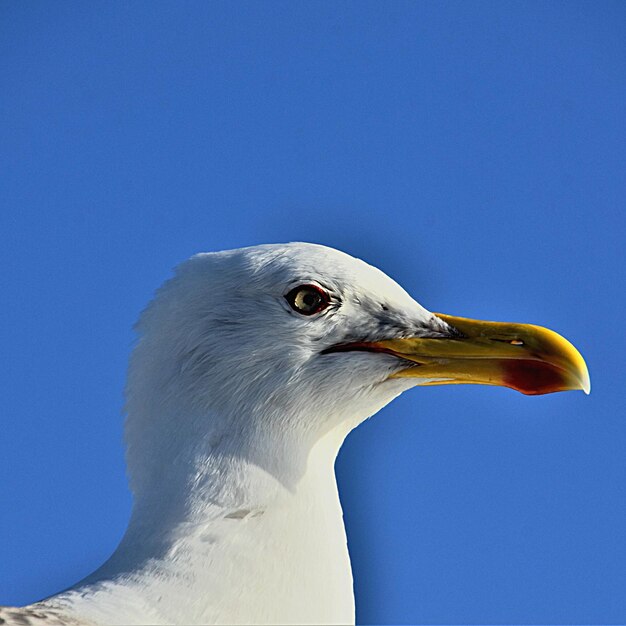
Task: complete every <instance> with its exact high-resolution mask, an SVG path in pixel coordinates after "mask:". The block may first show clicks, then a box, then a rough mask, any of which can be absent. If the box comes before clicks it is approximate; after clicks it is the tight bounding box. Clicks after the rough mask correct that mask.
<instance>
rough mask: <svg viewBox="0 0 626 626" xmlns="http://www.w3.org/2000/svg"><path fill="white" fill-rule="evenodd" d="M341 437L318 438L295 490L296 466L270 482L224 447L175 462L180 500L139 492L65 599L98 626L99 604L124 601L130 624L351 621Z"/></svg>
mask: <svg viewBox="0 0 626 626" xmlns="http://www.w3.org/2000/svg"><path fill="white" fill-rule="evenodd" d="M342 440H343V432H341V433H339V432H331V433H329V434H327V435H326V436H324V437H323V438H322V439H321V440H320V441H318V442H317V443H316V444H315V445H314V446H313V447H312V448H311V449H310V450H309V453H308V455H307V458H306V463H305V466H304V469H303V472H302V473H301V475H300V476H299V479H298V480H297V481H296V480H295V477H296V476H297V472H296V471H295V470H296V468H297V467H298V466H299V463H300V462H299V460H298V459H297V458H296V457H294V463H293V464H287V465H289V466H290V469H291V472H287V473H286V474H283V475H281V476H276V475H274V473H272V472H271V471H269V469H267V468H263V467H261V466H260V465H258V464H257V463H256V462H255V461H254V460H252V455H243V454H242V449H240V451H239V452H240V453H239V454H237V455H236V454H232V450H229V447H228V446H227V445H226V444H225V443H224V442H223V441H222V442H220V445H217V446H215V447H214V448H213V449H212V452H211V453H210V454H208V455H204V456H203V457H200V458H196V459H195V460H193V462H190V463H189V464H187V463H182V461H179V466H180V467H178V468H177V470H176V471H181V479H182V475H184V476H185V480H191V481H192V482H193V484H192V483H188V491H187V496H186V497H177V495H176V494H175V493H174V490H173V489H169V488H168V490H167V491H166V493H165V494H164V496H163V498H162V499H161V500H160V501H157V500H156V499H154V498H149V497H146V498H144V497H142V494H139V497H138V498H137V501H136V504H135V508H134V510H133V515H132V519H131V522H130V525H129V528H128V531H127V533H126V535H125V537H124V539H123V540H122V542H121V544H120V546H119V548H118V550H117V551H116V552H115V554H114V555H113V556H112V557H111V559H110V560H109V561H108V562H107V563H106V564H105V565H104V566H103V567H102V568H100V570H98V571H97V572H95V573H94V574H93V575H92V576H90V577H89V578H88V579H87V580H86V581H84V582H83V583H82V584H81V585H79V586H78V587H77V588H75V589H76V591H77V592H78V595H76V593H75V592H74V595H71V598H72V601H75V600H74V599H76V598H78V599H77V600H76V601H77V602H79V603H80V606H76V607H75V608H76V609H77V610H80V611H82V612H84V614H86V615H89V616H92V617H93V618H94V620H95V621H98V620H101V619H104V618H103V614H102V612H101V607H102V606H104V605H108V604H109V603H110V604H112V605H113V604H115V605H117V606H120V602H122V603H124V602H126V603H127V604H126V605H128V606H132V607H138V609H137V610H138V613H137V615H135V614H134V613H129V614H127V615H124V616H122V617H123V618H124V622H125V623H128V624H132V623H137V622H136V619H139V618H140V616H141V619H145V618H146V615H147V616H148V617H149V618H150V620H151V621H152V622H153V623H173V621H174V620H177V621H178V622H184V623H221V622H227V623H261V622H265V623H301V622H302V621H309V622H310V621H313V622H317V623H347V622H352V621H353V620H354V605H353V595H352V575H351V570H350V562H349V557H348V552H347V547H346V538H345V531H344V528H343V522H342V512H341V505H340V503H339V498H338V494H337V488H336V483H335V476H334V471H333V463H334V459H335V456H336V454H337V451H338V449H339V446H340V444H341V441H342ZM248 451H249V452H250V450H249V449H248ZM259 453H260V451H259ZM183 467H184V468H185V471H184V472H183V471H182V468H183ZM275 467H279V466H275ZM284 468H285V466H283V469H284ZM172 471H173V470H172ZM179 487H180V484H179ZM181 490H182V491H184V490H183V489H182V487H181ZM261 581H262V582H261ZM70 593H72V592H70ZM129 594H130V595H129ZM127 597H128V598H129V597H132V598H133V599H132V601H130V602H127V600H126V598H127ZM183 597H184V598H186V604H185V606H180V598H183ZM278 599H280V601H278ZM174 610H175V613H172V611H174ZM105 617H106V616H105ZM118 619H119V618H118ZM105 621H106V620H105ZM141 623H144V622H141Z"/></svg>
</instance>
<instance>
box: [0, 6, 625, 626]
mask: <svg viewBox="0 0 626 626" xmlns="http://www.w3.org/2000/svg"><path fill="white" fill-rule="evenodd" d="M625 26H626V5H624V3H621V2H595V3H589V2H573V1H572V2H567V3H565V2H549V3H548V2H504V1H496V2H474V3H468V2H436V3H435V2H433V3H423V2H410V3H406V2H400V1H396V2H393V3H383V2H377V3H372V2H316V3H303V2H295V3H293V2H269V3H257V2H248V3H231V2H186V3H173V2H172V3H168V2H156V3H152V2H132V3H129V2H114V1H113V2H111V1H107V2H89V3H85V2H64V3H51V2H45V1H39V2H37V1H33V2H29V3H24V2H17V1H13V2H4V3H3V4H2V6H1V7H0V48H1V53H0V59H1V61H0V93H1V95H0V119H1V120H2V123H1V124H0V171H1V172H2V174H1V176H0V207H1V209H0V261H1V267H2V280H1V286H0V289H1V294H2V298H3V306H2V307H1V308H0V341H1V342H2V361H1V365H0V367H1V368H2V372H1V373H2V376H1V380H2V387H1V395H0V400H1V407H0V412H1V415H2V424H3V446H2V455H0V468H1V476H2V480H1V483H0V502H1V503H2V506H1V507H0V508H1V511H2V512H1V515H0V546H1V558H0V604H22V603H26V602H29V601H33V600H36V599H39V598H41V597H42V596H45V595H46V594H50V593H53V592H55V591H58V590H60V589H61V588H63V587H65V586H68V585H70V584H72V583H73V582H75V581H76V580H78V579H79V578H81V577H82V576H84V575H85V574H87V573H88V572H90V571H91V570H92V569H94V568H95V567H96V566H98V565H99V564H100V563H101V562H102V561H103V560H104V559H105V558H106V557H107V556H108V555H109V554H110V553H111V551H112V550H113V549H114V548H115V546H116V543H117V541H118V540H119V538H120V537H121V535H122V533H123V531H124V528H125V525H126V522H127V519H128V515H129V510H130V504H131V501H130V495H129V493H128V491H127V487H126V479H125V474H124V462H123V450H122V445H121V434H122V419H123V418H122V414H121V409H122V402H123V400H122V389H123V385H124V376H125V367H126V360H127V356H128V352H129V348H130V346H131V342H132V339H133V335H132V330H131V327H132V324H133V322H134V321H135V319H136V317H137V315H138V312H139V311H140V310H141V308H142V307H143V306H144V304H145V303H146V302H147V300H148V299H149V298H150V296H151V294H152V292H153V290H154V289H155V288H156V287H157V286H158V285H159V284H160V282H161V281H163V280H164V279H165V278H166V277H167V276H168V275H169V272H170V270H171V268H172V267H173V266H174V265H175V264H176V263H178V262H179V261H181V260H183V259H184V258H186V257H188V256H190V255H191V254H193V253H196V252H199V251H205V250H219V249H224V248H231V247H238V246H243V245H251V244H256V243H262V242H281V241H292V240H304V241H315V242H319V243H324V244H327V245H331V246H335V247H338V248H341V249H343V250H345V251H347V252H350V253H352V254H354V255H356V256H359V257H362V258H364V259H365V260H367V261H369V262H370V263H373V264H374V265H377V266H379V267H381V268H382V269H383V270H385V271H386V272H387V273H388V274H390V275H391V276H393V277H394V278H395V279H397V280H398V281H399V282H400V283H402V284H403V285H404V286H405V287H406V288H407V289H408V291H409V292H410V293H412V294H413V295H414V297H416V299H418V300H419V301H420V302H421V303H422V304H424V305H425V306H426V307H428V308H430V309H432V310H434V311H441V312H447V313H451V314H456V315H464V316H469V317H477V318H482V319H496V320H507V321H522V322H532V323H538V324H542V325H546V326H549V327H551V328H553V329H555V330H557V331H559V332H560V333H562V334H564V335H565V336H566V337H568V338H569V339H570V340H571V341H573V342H574V343H575V344H576V345H577V346H578V347H579V349H580V350H581V352H582V353H583V355H584V356H585V357H586V359H587V362H588V365H589V369H590V372H591V378H592V385H593V390H592V394H591V395H590V396H589V397H587V396H585V395H584V394H582V393H580V392H579V393H568V394H555V395H551V396H541V397H533V398H529V397H525V396H522V395H521V394H517V393H515V392H513V391H510V390H507V389H499V388H482V387H462V386H450V387H431V388H424V389H417V390H414V391H412V392H410V393H408V394H405V395H404V396H403V397H401V398H400V399H398V400H397V401H395V402H394V403H392V404H391V405H390V406H388V407H387V408H385V409H384V410H383V411H382V412H381V413H380V414H378V415H377V416H376V417H375V418H374V419H372V420H370V421H368V422H367V423H366V424H364V425H362V426H361V427H360V428H358V429H357V430H356V431H354V432H353V433H352V434H351V435H350V437H349V438H348V440H347V441H346V444H345V446H344V448H343V450H342V452H341V454H340V457H339V459H338V462H337V473H338V477H339V484H340V490H341V494H342V499H343V503H344V509H345V519H346V524H347V530H348V537H349V542H350V547H351V554H352V561H353V567H354V576H355V589H356V597H357V607H358V613H357V617H358V620H359V622H361V623H406V622H409V623H467V622H474V623H476V622H480V623H489V622H491V623H492V622H507V623H512V622H514V623H530V622H533V623H537V622H542V623H554V622H559V623H581V622H583V623H610V622H624V621H626V593H625V591H626V533H625V532H624V528H625V527H626V486H625V485H626V481H625V480H624V479H625V477H626V454H625V453H624V449H625V443H626V419H625V417H626V415H625V409H626V403H625V401H624V391H625V382H626V376H625V374H624V354H625V349H626V338H625V337H626V333H625V332H624V321H623V317H624V310H625V304H626V297H625V295H624V288H625V280H624V279H625V274H626V272H625V270H626V262H625V258H624V240H625V236H626V219H625V218H624V207H625V200H626V183H625V178H624V166H625V164H626V142H625V141H624V137H625V135H626V133H625V131H626V128H625V126H626V124H625V119H626V117H625V105H624V103H625V102H626V38H625V37H624V27H625Z"/></svg>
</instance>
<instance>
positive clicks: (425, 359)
mask: <svg viewBox="0 0 626 626" xmlns="http://www.w3.org/2000/svg"><path fill="white" fill-rule="evenodd" d="M436 315H437V316H438V317H440V318H441V319H442V320H444V321H445V322H447V323H448V324H449V325H450V326H453V327H454V328H456V329H457V330H458V331H459V332H460V336H459V337H458V338H445V339H444V338H442V339H423V338H420V337H411V338H408V339H389V340H385V341H379V342H375V343H373V344H371V346H372V347H373V348H374V349H377V350H381V351H384V352H388V353H391V354H394V355H396V356H398V357H401V358H403V359H405V360H407V361H411V362H412V363H413V364H412V365H408V364H407V368H406V369H403V370H401V371H399V372H396V373H395V374H393V375H392V378H424V379H426V380H427V381H428V382H426V383H424V384H427V385H445V384H458V383H473V384H479V385H500V386H504V387H510V388H512V389H516V390H517V391H521V392H522V393H525V394H529V395H537V394H543V393H552V392H554V391H567V390H572V389H582V390H583V391H584V392H585V393H587V394H588V393H589V391H590V389H591V384H590V381H589V372H588V370H587V366H586V364H585V361H584V360H583V358H582V356H581V355H580V353H579V352H578V350H576V348H575V347H574V346H573V345H572V344H571V343H570V342H569V341H567V339H565V338H563V337H561V335H559V334H557V333H555V332H554V331H552V330H548V329H547V328H542V327H541V326H533V325H531V324H508V323H503V322H481V321H477V320H471V319H467V318H464V317H453V316H451V315H440V314H436Z"/></svg>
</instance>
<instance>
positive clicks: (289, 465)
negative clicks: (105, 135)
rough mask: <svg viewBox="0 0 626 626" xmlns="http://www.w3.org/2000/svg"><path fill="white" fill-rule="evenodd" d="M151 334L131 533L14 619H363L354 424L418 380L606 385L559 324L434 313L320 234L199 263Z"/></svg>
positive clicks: (136, 419)
mask: <svg viewBox="0 0 626 626" xmlns="http://www.w3.org/2000/svg"><path fill="white" fill-rule="evenodd" d="M136 330H137V335H138V337H137V341H136V344H135V346H134V349H133V352H132V355H131V358H130V365H129V371H128V381H127V387H126V414H127V417H126V423H125V440H126V444H127V455H126V458H127V465H128V475H129V480H130V486H131V490H132V492H133V497H134V498H133V508H132V514H131V519H130V522H129V525H128V529H127V531H126V534H125V535H124V537H123V539H122V541H121V543H120V545H119V547H118V548H117V549H116V551H115V552H114V553H113V555H112V556H111V557H110V558H109V560H108V561H106V563H104V564H103V565H102V566H101V567H100V568H99V569H98V570H96V571H95V572H94V573H93V574H91V575H90V576H88V577H87V578H85V579H84V580H82V581H80V582H78V583H77V584H75V585H74V586H73V587H71V588H70V589H68V590H66V591H63V592H61V593H59V594H57V595H54V596H52V597H49V598H47V599H45V600H42V601H40V602H36V603H34V604H31V605H29V606H26V607H3V608H0V624H15V625H22V626H24V625H31V624H33V625H34V624H39V625H41V626H53V625H58V626H81V625H82V626H86V625H96V624H353V623H354V619H355V610H354V595H353V585H352V573H351V568H350V559H349V555H348V549H347V545H346V535H345V530H344V525H343V519H342V509H341V504H340V501H339V497H338V493H337V486H336V481H335V474H334V462H335V458H336V456H337V453H338V451H339V448H340V447H341V445H342V443H343V441H344V439H345V437H346V435H347V434H348V433H349V432H350V431H351V430H352V429H353V428H355V427H356V426H358V425H359V424H360V423H361V422H363V421H364V420H365V419H367V418H368V417H370V416H371V415H374V414H375V413H376V412H377V411H379V410H380V409H381V408H382V407H384V406H385V405H386V404H387V403H389V402H390V401H391V400H392V399H394V398H395V397H396V396H398V395H399V394H401V393H402V392H404V391H406V390H408V389H410V388H412V387H416V386H424V385H442V384H456V383H474V384H484V385H501V386H506V387H510V388H512V389H516V390H518V391H521V392H522V393H525V394H531V395H532V394H544V393H550V392H555V391H565V390H574V389H582V390H583V391H585V392H586V393H589V389H590V383H589V374H588V371H587V367H586V365H585V362H584V360H583V358H582V357H581V355H580V354H579V352H578V351H577V350H576V348H574V346H572V344H570V343H569V342H568V341H567V340H566V339H564V338H563V337H561V336H560V335H558V334H557V333H555V332H553V331H550V330H548V329H546V328H542V327H539V326H533V325H526V324H509V323H499V322H483V321H476V320H471V319H467V318H463V317H453V316H450V315H443V314H435V313H431V312H429V311H428V310H426V309H425V308H424V307H422V306H421V305H420V304H418V303H417V302H416V301H415V300H414V299H413V298H412V297H411V296H409V294H408V293H407V292H406V291H405V290H404V289H402V287H400V286H399V285H398V284H397V283H396V282H394V281H393V280H392V279H391V278H389V277H388V276H387V275H385V274H384V273H383V272H382V271H380V270H378V269H376V268H375V267H372V266H370V265H368V264H367V263H365V262H363V261H361V260H359V259H356V258H354V257H351V256H349V255H348V254H345V253H343V252H340V251H338V250H335V249H332V248H328V247H325V246H322V245H317V244H311V243H288V244H268V245H260V246H253V247H248V248H240V249H236V250H228V251H223V252H212V253H203V254H198V255H196V256H194V257H192V258H191V259H189V260H187V261H186V262H184V263H182V264H181V265H180V266H179V267H178V268H177V269H176V271H175V275H174V276H173V278H171V279H170V280H168V281H167V282H166V283H165V284H164V285H163V286H162V287H161V288H160V289H159V290H158V291H157V293H156V295H155V297H154V299H153V301H152V302H151V303H150V304H149V305H148V306H147V308H146V309H145V310H144V311H143V313H142V315H141V317H140V319H139V322H138V324H137V326H136Z"/></svg>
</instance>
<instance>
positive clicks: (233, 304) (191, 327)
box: [127, 243, 589, 469]
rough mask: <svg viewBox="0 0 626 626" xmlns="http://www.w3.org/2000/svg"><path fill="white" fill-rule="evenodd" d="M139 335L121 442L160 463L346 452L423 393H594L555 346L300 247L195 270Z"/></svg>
mask: <svg viewBox="0 0 626 626" xmlns="http://www.w3.org/2000/svg"><path fill="white" fill-rule="evenodd" d="M137 330H138V334H139V339H138V343H137V345H136V347H135V350H134V352H133V356H132V358H131V365H130V372H129V383H128V389H127V398H128V405H127V406H128V412H129V420H128V422H127V439H128V442H129V446H130V447H131V449H132V448H135V449H137V448H140V447H142V446H144V445H146V442H147V441H149V440H152V442H153V444H155V442H156V441H158V442H160V444H159V445H160V448H159V449H158V450H154V447H155V445H156V444H155V445H152V446H150V449H151V450H152V453H153V455H154V454H155V455H156V456H160V457H161V458H162V455H163V454H165V455H167V454H168V452H167V451H168V450H171V449H175V448H176V446H175V442H176V441H178V440H181V438H183V437H184V438H186V444H185V445H187V446H189V441H190V440H193V446H194V447H195V448H199V449H204V448H206V447H211V446H213V447H229V446H230V448H231V449H233V450H234V451H235V452H236V451H237V450H238V449H240V450H243V449H245V448H250V447H251V446H257V447H258V446H263V447H264V449H265V450H269V449H272V450H273V451H274V452H273V454H274V455H281V454H286V455H288V454H290V450H293V447H294V446H295V445H296V443H294V442H297V445H299V446H301V447H304V448H309V447H310V446H312V445H314V443H315V442H316V441H317V440H319V439H320V438H321V437H323V436H324V435H325V434H326V433H329V432H330V431H332V430H334V429H339V431H338V432H340V435H339V438H340V439H343V437H345V435H346V434H347V432H349V430H351V429H352V428H354V427H355V426H356V425H357V424H358V423H360V422H361V421H363V420H364V419H366V418H367V417H369V416H370V415H372V414H374V413H375V412H376V411H378V410H379V409H380V408H382V407H383V406H384V405H385V404H387V403H388V402H390V401H391V400H392V399H393V398H394V397H396V396H397V395H398V394H400V393H401V392H403V391H405V390H407V389H409V388H410V387H414V386H420V385H433V384H454V383H474V384H487V385H502V386H506V387H510V388H513V389H516V390H518V391H521V392H523V393H526V394H542V393H548V392H554V391H563V390H569V389H583V390H585V391H586V392H588V391H589V376H588V372H587V368H586V366H585V364H584V361H583V359H582V357H581V356H580V354H579V353H578V351H577V350H576V349H575V348H574V347H573V346H572V345H571V344H570V343H569V342H568V341H567V340H565V339H564V338H563V337H561V336H560V335H558V334H556V333H554V332H552V331H549V330H547V329H545V328H541V327H538V326H532V325H524V324H508V323H496V322H482V321H476V320H469V319H466V318H461V317H452V316H449V315H442V314H435V313H431V312H430V311H428V310H426V309H425V308H424V307H423V306H421V305H420V304H419V303H418V302H417V301H416V300H414V299H413V298H412V297H411V296H410V295H409V294H408V293H407V292H406V291H405V290H404V289H403V288H402V287H401V286H399V285H398V284H397V283H396V282H395V281H394V280H392V279H391V278H390V277H389V276H387V275H386V274H384V273H383V272H381V271H380V270H378V269H377V268H375V267H372V266H371V265H368V264H367V263H365V262H363V261H361V260H359V259H356V258H353V257H351V256H349V255H347V254H345V253H343V252H340V251H338V250H334V249H332V248H328V247H325V246H321V245H315V244H308V243H291V244H276V245H262V246H254V247H249V248H241V249H237V250H230V251H225V252H217V253H206V254H199V255H196V256H194V257H192V258H191V259H190V260H188V261H186V262H185V263H183V264H182V265H180V266H179V267H178V269H177V271H176V273H175V276H174V277H173V278H172V279H170V280H169V281H168V282H166V283H165V285H164V286H163V287H162V288H161V289H160V290H159V291H158V292H157V294H156V297H155V298H154V300H153V302H152V303H151V304H150V305H149V306H148V307H147V309H146V310H145V311H144V313H143V314H142V316H141V319H140V321H139V323H138V326H137ZM339 445H340V442H339ZM157 447H158V446H157ZM337 447H338V446H337ZM281 451H282V452H281ZM131 469H132V468H131Z"/></svg>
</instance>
